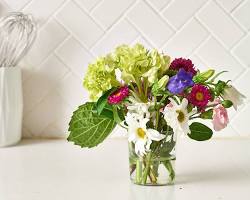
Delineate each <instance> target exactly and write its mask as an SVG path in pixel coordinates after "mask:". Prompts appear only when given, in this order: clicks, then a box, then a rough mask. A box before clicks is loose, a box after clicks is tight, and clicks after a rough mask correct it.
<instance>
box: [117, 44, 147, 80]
mask: <svg viewBox="0 0 250 200" xmlns="http://www.w3.org/2000/svg"><path fill="white" fill-rule="evenodd" d="M114 55H115V59H116V62H117V67H118V68H119V69H120V70H121V71H125V74H129V75H132V76H134V77H135V78H136V77H141V76H142V74H144V73H145V72H147V71H148V70H149V69H150V62H151V60H150V57H149V55H148V51H147V49H145V48H144V47H143V46H142V45H140V44H136V45H135V46H134V47H129V46H128V45H122V46H119V47H117V48H116V50H115V53H114Z"/></svg>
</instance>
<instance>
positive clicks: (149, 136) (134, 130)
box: [125, 113, 165, 156]
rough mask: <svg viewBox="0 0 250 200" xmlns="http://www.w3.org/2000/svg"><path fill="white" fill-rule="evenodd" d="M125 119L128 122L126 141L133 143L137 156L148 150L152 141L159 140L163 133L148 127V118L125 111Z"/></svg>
mask: <svg viewBox="0 0 250 200" xmlns="http://www.w3.org/2000/svg"><path fill="white" fill-rule="evenodd" d="M125 121H126V123H127V124H128V141H129V142H133V143H134V144H135V153H136V154H137V155H139V156H143V155H144V154H146V151H149V150H150V145H151V143H152V141H160V140H162V139H163V138H165V135H163V134H160V133H159V132H158V131H157V130H155V129H148V128H147V126H146V124H147V122H148V121H149V119H148V118H139V119H138V118H136V116H135V115H133V114H131V113H127V116H126V117H125Z"/></svg>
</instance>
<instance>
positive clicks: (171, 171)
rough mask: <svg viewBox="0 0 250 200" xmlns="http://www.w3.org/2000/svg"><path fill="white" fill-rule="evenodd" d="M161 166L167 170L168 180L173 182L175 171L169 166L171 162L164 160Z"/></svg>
mask: <svg viewBox="0 0 250 200" xmlns="http://www.w3.org/2000/svg"><path fill="white" fill-rule="evenodd" d="M163 165H164V166H165V167H166V169H167V170H168V172H169V178H170V180H171V182H172V181H173V180H174V178H175V171H174V169H173V166H172V164H171V161H170V160H166V161H164V162H163Z"/></svg>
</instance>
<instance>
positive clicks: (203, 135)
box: [188, 122, 213, 141]
mask: <svg viewBox="0 0 250 200" xmlns="http://www.w3.org/2000/svg"><path fill="white" fill-rule="evenodd" d="M190 130H191V133H190V134H188V136H189V137H190V138H191V139H193V140H197V141H204V140H209V139H210V138H211V137H212V135H213V131H212V130H211V129H210V128H208V127H207V126H205V125H204V124H201V123H199V122H194V123H192V124H191V126H190Z"/></svg>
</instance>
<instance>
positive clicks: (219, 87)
mask: <svg viewBox="0 0 250 200" xmlns="http://www.w3.org/2000/svg"><path fill="white" fill-rule="evenodd" d="M226 87H227V83H226V82H224V81H218V83H217V84H216V85H215V88H214V91H215V93H216V95H217V96H220V95H221V94H222V93H223V91H224V90H225V88H226Z"/></svg>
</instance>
